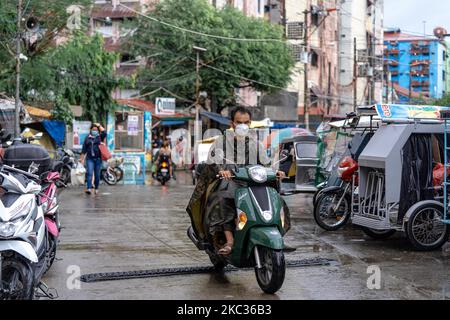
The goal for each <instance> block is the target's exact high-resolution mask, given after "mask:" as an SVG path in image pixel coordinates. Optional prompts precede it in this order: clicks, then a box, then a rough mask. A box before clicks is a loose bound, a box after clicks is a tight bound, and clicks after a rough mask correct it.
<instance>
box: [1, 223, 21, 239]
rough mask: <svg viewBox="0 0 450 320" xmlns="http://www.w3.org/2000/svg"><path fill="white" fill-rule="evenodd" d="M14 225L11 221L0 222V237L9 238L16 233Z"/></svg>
mask: <svg viewBox="0 0 450 320" xmlns="http://www.w3.org/2000/svg"><path fill="white" fill-rule="evenodd" d="M16 229H17V227H16V225H15V224H14V223H12V222H6V223H5V222H3V223H0V238H10V237H12V236H13V235H14V234H15V233H16Z"/></svg>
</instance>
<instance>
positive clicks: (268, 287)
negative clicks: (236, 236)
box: [255, 247, 286, 294]
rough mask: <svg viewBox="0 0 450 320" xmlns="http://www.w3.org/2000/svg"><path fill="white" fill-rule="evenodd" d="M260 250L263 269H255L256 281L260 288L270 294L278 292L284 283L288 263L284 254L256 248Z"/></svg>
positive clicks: (264, 248)
mask: <svg viewBox="0 0 450 320" xmlns="http://www.w3.org/2000/svg"><path fill="white" fill-rule="evenodd" d="M255 250H258V253H259V259H260V262H261V268H260V269H259V268H258V266H256V267H255V274H256V280H257V281H258V285H259V287H260V288H261V289H262V291H264V292H265V293H268V294H274V293H275V292H277V291H278V290H279V289H280V288H281V286H282V285H283V282H284V276H285V274H286V263H285V260H284V253H283V251H280V250H273V249H269V248H266V247H255Z"/></svg>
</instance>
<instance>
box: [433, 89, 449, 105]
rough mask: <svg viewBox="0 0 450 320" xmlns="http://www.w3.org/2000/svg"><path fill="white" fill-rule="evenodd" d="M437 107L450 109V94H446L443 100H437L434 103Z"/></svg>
mask: <svg viewBox="0 0 450 320" xmlns="http://www.w3.org/2000/svg"><path fill="white" fill-rule="evenodd" d="M433 104H434V105H435V106H443V107H450V93H448V92H447V93H445V94H444V96H443V97H442V98H441V99H437V100H435V101H434V103H433Z"/></svg>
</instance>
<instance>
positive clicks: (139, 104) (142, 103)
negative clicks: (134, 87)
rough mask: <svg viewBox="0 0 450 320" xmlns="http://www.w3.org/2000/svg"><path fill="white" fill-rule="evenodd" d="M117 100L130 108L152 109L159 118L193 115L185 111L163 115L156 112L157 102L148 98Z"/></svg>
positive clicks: (153, 113) (167, 118)
mask: <svg viewBox="0 0 450 320" xmlns="http://www.w3.org/2000/svg"><path fill="white" fill-rule="evenodd" d="M116 102H117V103H118V104H121V105H125V106H128V107H130V108H134V109H138V110H140V111H150V112H151V113H152V116H153V117H154V118H158V119H164V120H169V119H180V118H183V119H184V118H186V119H187V118H189V119H191V118H192V116H191V115H188V114H183V113H175V114H173V115H167V116H161V115H156V114H155V104H154V103H153V102H151V101H147V100H141V99H116Z"/></svg>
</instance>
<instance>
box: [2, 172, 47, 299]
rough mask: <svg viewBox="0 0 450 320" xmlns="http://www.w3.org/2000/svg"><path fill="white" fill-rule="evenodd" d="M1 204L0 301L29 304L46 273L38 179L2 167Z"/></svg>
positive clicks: (45, 243) (45, 235)
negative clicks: (24, 300)
mask: <svg viewBox="0 0 450 320" xmlns="http://www.w3.org/2000/svg"><path fill="white" fill-rule="evenodd" d="M0 178H1V180H2V181H1V183H0V186H1V188H2V189H3V190H4V191H5V194H4V195H3V196H2V197H1V201H0V299H1V300H23V299H26V300H30V299H32V298H33V297H34V291H35V288H36V287H38V286H39V285H40V283H41V278H42V276H43V274H44V273H45V271H46V270H47V232H46V224H45V223H44V214H43V210H42V207H41V206H39V204H38V201H37V197H38V194H39V193H40V192H41V186H40V185H39V184H38V183H36V180H38V179H39V177H38V176H36V175H33V174H30V173H28V172H25V171H22V170H19V169H16V168H12V167H9V166H6V165H3V166H2V168H1V171H0Z"/></svg>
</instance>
